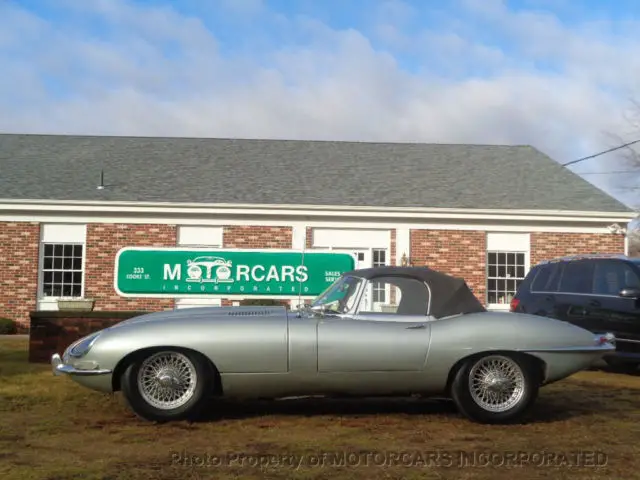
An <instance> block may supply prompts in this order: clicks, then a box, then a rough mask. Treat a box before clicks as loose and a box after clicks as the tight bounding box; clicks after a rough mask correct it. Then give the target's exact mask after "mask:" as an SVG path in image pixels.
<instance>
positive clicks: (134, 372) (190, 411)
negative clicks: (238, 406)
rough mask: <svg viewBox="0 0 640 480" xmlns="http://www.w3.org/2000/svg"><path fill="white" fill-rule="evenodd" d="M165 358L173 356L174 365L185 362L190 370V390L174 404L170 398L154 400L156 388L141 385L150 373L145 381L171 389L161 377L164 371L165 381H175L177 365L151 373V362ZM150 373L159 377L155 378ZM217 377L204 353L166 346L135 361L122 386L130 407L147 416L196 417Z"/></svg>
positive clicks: (157, 418)
mask: <svg viewBox="0 0 640 480" xmlns="http://www.w3.org/2000/svg"><path fill="white" fill-rule="evenodd" d="M163 360H164V361H169V360H171V361H172V362H174V365H182V366H183V368H186V369H187V371H188V373H189V375H188V377H189V379H188V385H187V386H188V388H187V392H186V393H185V394H184V395H183V396H182V398H180V401H179V402H177V401H176V402H174V403H175V405H173V406H172V405H169V404H167V403H166V402H165V404H164V405H161V403H162V402H161V401H157V402H156V403H155V404H154V401H153V398H152V393H153V392H150V391H149V390H150V389H149V388H147V389H144V388H142V387H141V381H142V379H143V378H144V377H145V376H146V377H147V382H142V383H147V384H151V386H152V388H153V387H155V388H160V389H165V390H164V391H168V390H166V389H167V388H169V387H168V386H162V385H160V384H159V381H158V378H159V377H160V376H161V375H162V373H164V375H163V380H164V382H171V379H172V378H173V379H175V378H177V377H178V376H179V375H177V374H176V371H175V369H174V370H171V369H170V367H167V366H166V365H165V366H164V367H161V370H160V373H158V374H156V375H151V374H150V370H148V367H150V364H151V363H153V362H156V365H157V363H158V362H160V363H161V362H162V361H163ZM162 368H164V370H163V369H162ZM150 377H153V378H155V380H153V379H152V378H150ZM167 378H169V380H167ZM214 378H215V377H214V375H212V372H211V368H210V366H209V364H208V363H207V361H206V360H205V359H204V358H203V357H202V356H201V355H199V354H195V353H191V352H184V351H180V350H174V349H163V350H160V351H154V352H150V353H147V354H145V355H143V356H140V357H138V358H136V359H135V360H134V361H133V362H131V363H130V364H129V365H128V366H127V368H126V369H125V371H124V372H123V374H122V377H121V387H122V394H123V396H124V398H125V400H126V402H127V404H128V405H129V408H130V409H131V410H132V411H133V412H134V413H135V414H136V415H137V416H138V417H140V418H142V419H144V420H148V421H153V422H168V421H176V420H192V419H195V418H196V417H197V416H198V415H199V414H200V412H201V411H202V409H203V408H204V406H205V405H206V403H207V401H208V400H209V398H210V392H211V391H212V387H213V386H212V384H211V382H213V381H214ZM183 380H184V378H183ZM155 382H157V383H155ZM174 392H175V390H174ZM178 393H180V389H178V390H177V392H176V394H178Z"/></svg>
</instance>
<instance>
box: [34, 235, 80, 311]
mask: <svg viewBox="0 0 640 480" xmlns="http://www.w3.org/2000/svg"><path fill="white" fill-rule="evenodd" d="M42 248H43V255H42V296H44V297H57V298H63V297H76V298H79V297H82V283H83V282H82V280H83V273H84V271H83V268H82V259H83V256H84V245H80V244H75V243H43V245H42Z"/></svg>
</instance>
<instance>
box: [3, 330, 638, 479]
mask: <svg viewBox="0 0 640 480" xmlns="http://www.w3.org/2000/svg"><path fill="white" fill-rule="evenodd" d="M26 358H27V342H26V340H25V339H23V338H8V337H4V338H0V377H1V378H0V380H1V381H0V415H1V418H2V420H1V422H0V445H1V450H0V458H1V461H0V478H4V479H5V480H9V479H16V480H18V479H19V480H27V479H49V480H54V479H56V480H62V479H115V478H119V479H141V480H142V479H144V480H151V479H174V478H175V479H183V478H215V479H230V478H242V479H254V478H255V479H258V478H265V479H283V480H284V479H328V478H331V479H334V478H335V479H338V478H339V479H345V480H346V479H350V478H353V477H355V476H357V477H358V478H366V479H398V480H399V479H418V478H420V479H429V478H433V479H465V478H482V479H512V478H514V476H515V475H517V476H518V478H549V479H552V478H553V479H555V478H594V479H595V478H615V479H631V478H640V472H639V471H638V466H640V460H636V458H638V454H637V452H638V444H640V427H639V426H638V420H640V416H639V414H640V397H639V396H638V393H640V376H632V375H628V374H620V373H612V372H603V371H596V370H594V371H588V372H582V373H580V374H578V375H575V376H573V377H571V378H570V379H567V380H565V381H562V382H560V383H557V384H555V385H552V386H549V387H545V388H544V389H542V391H541V394H540V398H539V400H538V404H537V408H536V410H535V413H534V416H533V419H532V421H531V423H529V424H527V425H515V426H483V425H477V424H473V423H470V422H468V421H467V420H465V419H463V418H462V417H460V416H459V415H458V414H457V413H456V411H455V409H454V408H453V407H452V406H451V404H450V403H449V402H437V401H425V400H420V401H417V400H407V401H398V400H376V401H363V400H348V401H346V400H340V401H317V400H295V401H278V402H271V403H261V402H252V403H249V404H242V405H220V406H218V407H217V408H216V409H215V410H216V413H212V414H211V415H208V416H207V418H204V419H203V420H202V421H199V422H197V423H193V424H190V423H175V424H165V425H154V424H150V423H145V422H143V421H140V420H138V419H137V418H136V417H134V416H133V415H132V414H130V413H129V412H128V411H127V409H126V408H125V407H124V404H123V401H122V399H121V397H120V396H119V395H116V396H113V397H112V396H105V395H102V394H99V393H94V392H91V391H88V390H86V389H83V388H81V387H79V386H76V385H75V384H74V383H72V382H71V381H70V380H69V379H67V378H65V377H53V376H52V374H51V371H50V369H49V366H48V365H34V364H29V363H27V360H26ZM212 407H213V405H212ZM438 451H439V452H440V457H438V456H437V452H438ZM461 451H462V452H464V453H463V454H464V455H467V457H466V458H467V461H470V460H471V459H473V455H474V454H475V455H479V454H480V453H482V452H493V453H494V456H493V458H492V460H491V462H490V465H489V466H486V458H484V457H480V456H476V460H475V461H476V462H478V463H477V464H476V465H475V466H473V465H467V466H466V467H461V463H460V457H459V453H458V452H461ZM596 451H598V452H601V453H600V454H599V456H595V454H592V455H591V456H588V455H587V456H585V457H583V458H582V462H586V464H587V465H586V466H582V467H579V466H575V465H573V466H572V462H575V461H576V460H575V459H574V458H573V457H568V458H567V459H566V461H567V462H568V463H565V464H564V465H562V464H561V463H558V462H560V461H561V459H562V457H561V456H562V455H563V454H568V453H570V452H586V453H587V454H589V453H591V452H596ZM181 452H186V454H187V457H185V456H184V454H183V453H181ZM322 452H325V453H326V452H328V453H327V455H326V456H324V457H322V455H323V454H322ZM345 452H346V453H349V454H350V456H347V457H346V458H347V466H338V465H337V463H336V462H337V461H338V460H339V459H344V457H341V456H342V455H344V454H345ZM367 452H377V454H376V455H373V453H367ZM509 452H513V456H512V457H508V455H509ZM517 452H521V453H520V454H518V453H517ZM544 452H547V453H548V456H547V457H546V458H545V457H543V459H542V460H540V457H539V455H538V454H541V453H542V454H544ZM403 454H404V456H403ZM207 455H208V457H207ZM243 455H244V457H242V456H243ZM260 455H262V457H259V456H260ZM269 455H273V457H269ZM333 455H336V457H332V456H333ZM381 455H387V457H386V458H387V460H386V461H384V462H383V461H382V460H381V458H385V457H381ZM517 455H521V456H520V457H519V458H520V461H518V457H516V456H517ZM259 458H262V459H263V460H262V461H264V462H266V461H268V460H269V458H271V460H270V461H271V462H272V463H271V465H265V466H263V467H262V468H261V467H260V466H256V465H255V464H256V462H257V461H258V459H259ZM323 458H324V459H323ZM527 458H528V459H529V460H528V463H529V464H528V465H525V466H521V465H522V463H523V462H526V461H527V460H526V459H527ZM224 459H226V460H224ZM286 459H289V460H286ZM202 461H205V462H208V463H207V464H206V465H204V466H202V465H199V462H202ZM287 461H291V462H292V463H291V464H289V463H287ZM219 462H222V463H223V465H219V464H218V463H219ZM293 462H300V463H296V464H295V465H293ZM367 462H368V464H367ZM405 462H406V464H408V465H413V466H406V464H405ZM509 462H511V464H512V466H505V465H504V464H505V463H509ZM349 463H351V465H349ZM554 463H556V465H555V466H554V465H553V464H554Z"/></svg>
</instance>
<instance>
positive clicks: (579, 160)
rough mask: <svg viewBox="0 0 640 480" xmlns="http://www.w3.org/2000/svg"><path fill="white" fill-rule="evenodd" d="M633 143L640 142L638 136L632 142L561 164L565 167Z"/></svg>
mask: <svg viewBox="0 0 640 480" xmlns="http://www.w3.org/2000/svg"><path fill="white" fill-rule="evenodd" d="M634 143H640V138H639V139H637V140H634V141H633V142H629V143H625V144H623V145H620V146H618V147H613V148H610V149H609V150H604V151H603V152H598V153H594V154H593V155H589V156H588V157H582V158H578V159H577V160H571V161H570V162H567V163H563V164H562V166H563V167H567V166H569V165H573V164H574V163H578V162H583V161H585V160H589V159H591V158H596V157H599V156H600V155H604V154H605V153H609V152H615V151H616V150H620V149H621V148H625V147H628V146H630V145H633V144H634Z"/></svg>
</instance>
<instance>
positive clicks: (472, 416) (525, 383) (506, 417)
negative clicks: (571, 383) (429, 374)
mask: <svg viewBox="0 0 640 480" xmlns="http://www.w3.org/2000/svg"><path fill="white" fill-rule="evenodd" d="M483 365H484V366H485V367H486V368H487V370H485V371H486V372H487V373H485V374H484V375H483V374H481V373H480V372H479V371H478V369H481V368H483ZM492 366H493V367H492ZM500 366H502V367H506V368H510V369H511V370H512V372H511V380H512V381H515V382H517V383H519V386H517V387H519V388H513V387H512V388H511V389H509V388H507V392H506V393H507V394H508V393H509V392H508V390H513V391H512V392H511V396H510V397H509V399H508V400H507V401H505V402H503V403H506V405H502V406H499V407H500V408H497V406H496V408H491V406H490V405H487V403H486V402H483V401H482V398H479V395H478V386H477V385H475V386H472V385H471V383H472V377H474V376H479V377H480V378H481V380H482V379H487V380H490V379H491V376H492V375H493V378H494V379H497V378H499V377H498V376H497V375H498V374H499V372H500ZM491 372H493V373H491ZM487 377H488V378H487ZM539 389H540V376H539V373H538V372H537V370H536V369H535V368H534V365H533V364H532V362H531V361H530V360H529V359H527V358H525V357H524V356H522V355H517V354H510V353H491V354H486V355H482V356H475V357H472V358H470V359H469V360H467V361H466V362H464V364H463V365H462V366H461V367H460V368H459V369H458V371H457V372H456V375H455V377H454V379H453V382H452V385H451V397H452V398H453V401H454V402H455V404H456V406H457V407H458V410H459V411H460V413H462V414H463V415H464V416H465V417H467V418H468V419H469V420H472V421H474V422H477V423H485V424H501V423H514V422H518V421H520V420H522V419H524V417H526V415H527V413H528V412H529V410H530V409H531V407H532V406H533V403H534V402H535V400H536V398H537V397H538V391H539ZM516 390H518V391H516Z"/></svg>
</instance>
